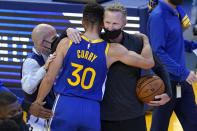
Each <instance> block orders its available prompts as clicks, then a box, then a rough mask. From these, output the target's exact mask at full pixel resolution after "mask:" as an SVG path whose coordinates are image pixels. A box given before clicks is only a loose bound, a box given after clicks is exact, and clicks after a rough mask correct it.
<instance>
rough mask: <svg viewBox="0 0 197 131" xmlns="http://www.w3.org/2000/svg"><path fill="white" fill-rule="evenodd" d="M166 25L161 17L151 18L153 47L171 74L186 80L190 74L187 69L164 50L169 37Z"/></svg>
mask: <svg viewBox="0 0 197 131" xmlns="http://www.w3.org/2000/svg"><path fill="white" fill-rule="evenodd" d="M166 28H167V27H166V24H165V22H164V20H163V18H162V17H161V16H156V15H155V16H150V17H149V21H148V31H149V39H150V43H151V47H152V49H153V51H155V52H156V53H157V55H158V56H159V58H160V60H161V61H162V63H163V64H164V65H165V66H166V69H167V70H168V72H169V73H170V74H173V75H175V76H181V77H182V78H183V79H186V78H187V77H188V75H189V73H190V71H189V70H187V69H186V68H185V67H183V66H181V65H180V64H178V63H177V62H176V61H174V60H173V59H172V58H171V57H170V56H169V55H168V53H167V52H166V51H165V50H164V49H165V45H166V40H167V37H168V34H167V32H166V31H165V30H166Z"/></svg>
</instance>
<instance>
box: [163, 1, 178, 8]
mask: <svg viewBox="0 0 197 131" xmlns="http://www.w3.org/2000/svg"><path fill="white" fill-rule="evenodd" d="M165 2H166V3H167V4H168V5H169V6H170V7H172V8H173V9H176V5H173V4H172V3H170V1H169V0H165Z"/></svg>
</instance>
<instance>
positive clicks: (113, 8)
mask: <svg viewBox="0 0 197 131" xmlns="http://www.w3.org/2000/svg"><path fill="white" fill-rule="evenodd" d="M105 11H112V12H113V11H114V12H115V11H118V12H121V13H122V14H123V16H125V17H126V16H127V9H126V8H125V7H124V6H123V5H122V4H121V3H120V2H113V3H111V4H109V5H107V6H106V7H105Z"/></svg>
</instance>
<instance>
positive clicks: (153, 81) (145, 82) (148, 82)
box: [136, 74, 165, 103]
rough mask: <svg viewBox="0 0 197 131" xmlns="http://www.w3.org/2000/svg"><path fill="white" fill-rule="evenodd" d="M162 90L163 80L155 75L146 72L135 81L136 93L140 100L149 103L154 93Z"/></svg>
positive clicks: (152, 99)
mask: <svg viewBox="0 0 197 131" xmlns="http://www.w3.org/2000/svg"><path fill="white" fill-rule="evenodd" d="M164 92H165V85H164V83H163V80H162V79H161V78H160V77H159V76H157V75H153V74H148V75H145V76H143V77H141V78H140V79H139V80H138V81H137V86H136V93H137V96H138V98H139V99H140V100H141V101H142V102H145V103H149V102H150V101H154V100H155V96H156V95H160V94H163V93H164Z"/></svg>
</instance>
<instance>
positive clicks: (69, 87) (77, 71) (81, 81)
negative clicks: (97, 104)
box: [55, 36, 109, 101]
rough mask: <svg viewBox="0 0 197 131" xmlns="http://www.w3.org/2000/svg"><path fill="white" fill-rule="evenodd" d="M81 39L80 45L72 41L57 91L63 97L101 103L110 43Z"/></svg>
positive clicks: (57, 83) (58, 81) (57, 84)
mask: <svg viewBox="0 0 197 131" xmlns="http://www.w3.org/2000/svg"><path fill="white" fill-rule="evenodd" d="M81 37H82V41H81V42H80V44H72V42H71V41H70V45H69V46H70V48H69V49H68V52H67V54H66V56H65V58H64V63H63V69H62V71H61V74H60V75H59V78H58V80H57V82H56V86H55V91H56V92H57V93H60V94H62V95H67V96H78V97H82V98H87V99H91V100H96V101H101V100H102V96H103V91H104V88H105V84H104V83H105V79H106V75H107V71H108V68H107V63H106V55H107V52H108V48H109V43H107V42H106V41H104V40H102V39H101V40H94V41H90V40H88V39H87V38H86V37H84V36H81Z"/></svg>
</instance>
